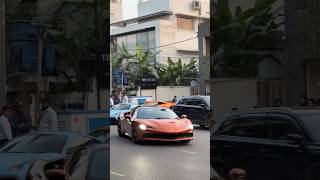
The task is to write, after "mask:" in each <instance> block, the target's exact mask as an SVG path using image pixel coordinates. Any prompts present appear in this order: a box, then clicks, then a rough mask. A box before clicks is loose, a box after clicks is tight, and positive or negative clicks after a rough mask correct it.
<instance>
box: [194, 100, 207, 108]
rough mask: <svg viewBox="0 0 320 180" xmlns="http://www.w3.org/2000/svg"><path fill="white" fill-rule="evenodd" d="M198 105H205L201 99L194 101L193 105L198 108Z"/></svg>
mask: <svg viewBox="0 0 320 180" xmlns="http://www.w3.org/2000/svg"><path fill="white" fill-rule="evenodd" d="M200 104H205V103H204V102H203V101H202V100H201V99H194V105H196V106H200Z"/></svg>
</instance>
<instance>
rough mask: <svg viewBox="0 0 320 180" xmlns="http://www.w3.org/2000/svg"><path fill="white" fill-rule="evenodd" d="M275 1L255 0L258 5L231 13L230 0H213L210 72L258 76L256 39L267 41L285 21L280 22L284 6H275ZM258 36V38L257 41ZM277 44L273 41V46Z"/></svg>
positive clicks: (216, 74)
mask: <svg viewBox="0 0 320 180" xmlns="http://www.w3.org/2000/svg"><path fill="white" fill-rule="evenodd" d="M275 2H276V0H256V3H255V6H254V7H253V8H250V9H248V10H245V11H243V10H242V8H241V7H239V6H238V7H237V8H236V9H235V12H231V10H230V7H229V0H217V1H211V7H212V16H211V18H212V19H213V24H214V25H213V30H212V31H213V33H212V36H211V37H212V38H213V39H212V41H213V47H214V54H213V56H214V58H213V59H214V63H212V69H214V71H213V73H212V74H211V75H213V76H215V77H221V76H247V77H250V76H255V74H256V71H255V68H254V67H255V65H256V64H257V63H258V61H257V56H258V55H257V53H256V51H255V48H256V47H258V46H259V45H257V42H258V43H260V45H261V44H266V42H267V41H268V39H270V35H271V34H273V33H274V30H277V29H278V28H279V27H280V26H281V25H282V24H283V21H278V16H279V11H281V10H282V8H283V7H282V6H280V7H278V8H275V9H273V8H272V7H271V6H272V5H273V4H274V3H275ZM258 39H259V40H258ZM271 46H274V47H277V42H272V43H271V44H270V47H271Z"/></svg>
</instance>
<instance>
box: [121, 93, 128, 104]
mask: <svg viewBox="0 0 320 180" xmlns="http://www.w3.org/2000/svg"><path fill="white" fill-rule="evenodd" d="M122 103H124V104H128V103H129V98H128V96H127V95H126V93H125V92H123V95H122Z"/></svg>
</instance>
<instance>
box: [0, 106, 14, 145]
mask: <svg viewBox="0 0 320 180" xmlns="http://www.w3.org/2000/svg"><path fill="white" fill-rule="evenodd" d="M12 116H13V112H12V108H11V107H9V106H3V107H2V113H1V116H0V145H2V144H4V143H6V142H7V141H10V140H11V139H12V131H11V125H10V123H9V118H11V117H12Z"/></svg>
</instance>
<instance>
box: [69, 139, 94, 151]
mask: <svg viewBox="0 0 320 180" xmlns="http://www.w3.org/2000/svg"><path fill="white" fill-rule="evenodd" d="M91 143H93V141H92V139H90V138H88V137H84V136H76V137H73V138H71V139H70V141H69V144H68V150H67V154H69V153H71V152H72V151H74V150H75V149H77V148H79V147H81V146H86V145H89V144H91Z"/></svg>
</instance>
